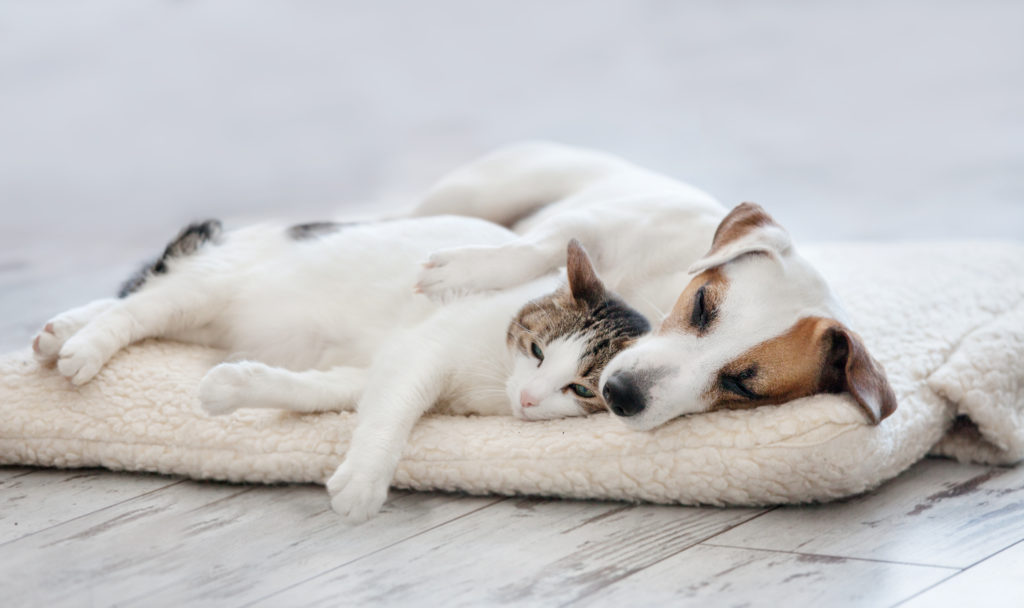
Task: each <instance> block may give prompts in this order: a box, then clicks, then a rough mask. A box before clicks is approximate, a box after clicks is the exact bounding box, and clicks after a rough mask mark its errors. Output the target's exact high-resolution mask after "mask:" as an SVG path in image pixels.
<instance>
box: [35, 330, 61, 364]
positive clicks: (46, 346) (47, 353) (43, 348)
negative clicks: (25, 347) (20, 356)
mask: <svg viewBox="0 0 1024 608" xmlns="http://www.w3.org/2000/svg"><path fill="white" fill-rule="evenodd" d="M65 340H66V338H65V339H64V340H62V339H61V338H60V337H59V336H58V335H57V331H56V329H55V328H54V326H53V322H52V321H51V322H49V323H47V324H46V326H45V327H43V329H42V330H41V331H40V332H39V333H37V334H36V337H35V339H33V340H32V354H33V356H35V358H36V360H37V361H40V362H42V363H53V362H54V361H56V360H57V355H58V354H59V353H60V347H62V346H64V342H65Z"/></svg>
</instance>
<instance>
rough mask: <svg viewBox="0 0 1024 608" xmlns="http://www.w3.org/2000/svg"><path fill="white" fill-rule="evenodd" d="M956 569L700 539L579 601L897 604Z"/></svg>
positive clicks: (833, 606) (607, 603)
mask: <svg viewBox="0 0 1024 608" xmlns="http://www.w3.org/2000/svg"><path fill="white" fill-rule="evenodd" d="M952 572H955V571H952ZM950 573H951V571H950V570H948V569H945V568H933V567H927V566H908V565H903V564H889V563H883V562H875V561H865V560H857V559H850V558H842V557H827V556H822V555H812V554H796V553H783V552H776V551H760V550H755V549H737V548H733V547H715V546H708V545H699V546H697V547H693V548H691V549H688V550H686V551H683V552H682V553H679V554H677V555H674V556H672V557H670V558H668V559H666V560H664V561H661V562H658V563H657V564H654V565H653V566H651V567H650V568H647V569H645V570H643V571H641V572H638V573H636V574H634V575H633V576H631V577H629V578H627V579H625V580H623V581H620V582H618V583H615V584H613V585H611V586H609V587H608V588H607V589H604V590H602V591H601V592H600V593H597V594H595V595H594V596H591V597H588V598H587V599H586V600H585V601H584V602H580V603H579V605H586V606H615V607H619V606H627V605H635V606H661V605H673V606H700V607H704V606H744V605H750V606H758V605H763V606H771V605H776V606H778V605H786V606H828V607H829V608H838V607H842V606H892V605H894V604H896V603H898V602H899V601H901V600H904V599H906V598H908V597H911V596H912V595H913V594H914V593H916V592H918V591H921V590H923V589H926V588H928V587H929V586H931V585H933V584H935V583H937V582H939V581H941V580H942V579H944V578H946V577H948V576H949V575H950Z"/></svg>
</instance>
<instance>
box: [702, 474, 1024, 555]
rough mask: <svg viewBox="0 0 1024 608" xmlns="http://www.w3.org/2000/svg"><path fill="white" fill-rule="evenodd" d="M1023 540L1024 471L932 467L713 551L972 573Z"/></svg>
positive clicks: (729, 540)
mask: <svg viewBox="0 0 1024 608" xmlns="http://www.w3.org/2000/svg"><path fill="white" fill-rule="evenodd" d="M1022 536H1024V468H1020V467H1018V468H999V467H982V466H967V465H962V464H959V463H956V462H953V461H950V460H939V459H930V460H925V461H923V462H921V463H919V464H917V465H915V466H914V467H913V468H912V469H911V470H910V471H908V472H907V473H905V474H904V475H902V476H901V477H899V478H897V479H896V480H894V481H892V482H890V483H888V484H886V485H885V486H883V487H882V488H881V489H880V490H878V491H875V492H872V493H870V494H868V495H866V496H862V497H859V498H856V499H852V500H849V501H845V502H839V503H830V504H824V505H815V506H804V507H786V508H781V509H776V510H775V511H772V512H771V513H768V514H767V515H765V516H764V517H760V518H758V519H756V520H754V521H752V522H750V523H749V524H746V525H743V526H739V527H737V528H735V529H733V530H731V531H729V532H728V533H726V534H723V535H721V536H719V537H718V538H716V539H715V544H716V545H728V546H734V547H747V548H754V549H780V550H786V551H799V552H807V553H817V554H824V555H834V556H844V557H859V558H866V559H881V560H888V561H894V562H904V563H912V564H924V565H932V566H949V567H966V566H969V565H971V564H973V563H974V562H976V561H978V560H980V559H983V558H985V557H987V556H989V555H992V554H993V553H996V552H997V551H999V550H1001V549H1003V548H1005V547H1007V546H1009V545H1011V544H1013V543H1015V542H1016V541H1017V540H1020V538H1021V537H1022Z"/></svg>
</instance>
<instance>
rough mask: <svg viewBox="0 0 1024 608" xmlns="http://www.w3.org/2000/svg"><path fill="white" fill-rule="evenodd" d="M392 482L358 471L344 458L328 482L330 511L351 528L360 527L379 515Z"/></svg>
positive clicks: (369, 472) (371, 473)
mask: <svg viewBox="0 0 1024 608" xmlns="http://www.w3.org/2000/svg"><path fill="white" fill-rule="evenodd" d="M390 485H391V478H390V477H389V476H387V475H379V474H375V473H373V472H372V471H369V470H365V469H363V470H357V468H356V467H355V466H353V465H352V462H351V461H350V460H349V459H348V458H346V459H345V462H343V463H342V464H341V466H340V467H338V469H337V470H336V471H335V472H334V474H333V475H331V478H330V479H329V480H328V481H327V492H328V493H329V494H330V495H331V508H332V509H334V512H335V513H337V514H338V515H340V516H342V517H343V518H344V519H345V521H347V522H348V523H350V524H360V523H363V522H365V521H366V520H368V519H370V518H371V517H373V516H374V515H376V514H377V513H379V512H380V509H381V507H382V506H384V501H385V500H387V497H388V486H390Z"/></svg>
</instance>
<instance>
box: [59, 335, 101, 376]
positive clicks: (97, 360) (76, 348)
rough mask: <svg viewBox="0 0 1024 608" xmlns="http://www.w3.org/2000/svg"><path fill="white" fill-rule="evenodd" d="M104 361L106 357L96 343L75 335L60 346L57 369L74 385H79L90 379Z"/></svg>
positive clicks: (98, 370)
mask: <svg viewBox="0 0 1024 608" xmlns="http://www.w3.org/2000/svg"><path fill="white" fill-rule="evenodd" d="M106 362H107V357H106V356H105V355H104V354H103V352H102V351H101V350H100V349H99V348H98V347H96V345H94V344H91V343H90V342H89V341H88V340H83V339H81V338H80V337H79V336H75V337H73V338H71V339H70V340H68V341H67V342H66V343H65V344H64V346H63V347H61V349H60V353H59V355H58V358H57V371H59V372H60V374H61V375H62V376H64V377H65V378H67V379H68V380H70V381H71V383H72V384H74V385H75V386H81V385H83V384H85V383H86V382H88V381H90V380H92V379H93V378H94V377H95V376H96V374H98V373H99V372H100V370H101V369H102V368H103V365H104V364H105V363H106Z"/></svg>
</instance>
